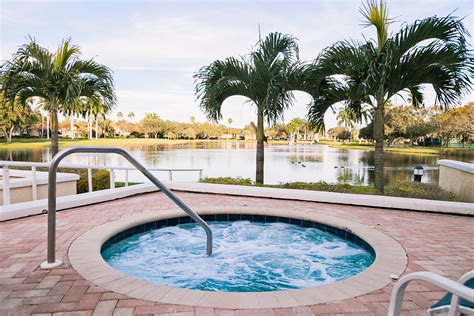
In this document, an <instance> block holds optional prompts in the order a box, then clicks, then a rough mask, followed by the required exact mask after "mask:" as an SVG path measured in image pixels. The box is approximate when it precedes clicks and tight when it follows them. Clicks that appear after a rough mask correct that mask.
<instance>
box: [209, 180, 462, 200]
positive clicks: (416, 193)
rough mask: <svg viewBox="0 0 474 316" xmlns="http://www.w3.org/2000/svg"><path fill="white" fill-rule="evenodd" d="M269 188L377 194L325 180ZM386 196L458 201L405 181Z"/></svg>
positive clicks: (242, 182)
mask: <svg viewBox="0 0 474 316" xmlns="http://www.w3.org/2000/svg"><path fill="white" fill-rule="evenodd" d="M200 182H202V183H216V184H228V185H247V186H255V183H254V182H253V181H252V180H251V179H234V178H230V177H225V178H206V179H202V180H201V181H200ZM263 186H264V187H269V188H283V189H298V190H311V191H325V192H337V193H351V194H369V195H377V192H376V191H375V189H374V188H373V187H371V186H362V185H351V184H334V183H327V182H324V181H320V182H287V183H281V184H276V185H269V184H266V185H263ZM385 195H386V196H397V197H407V198H415V199H428V200H441V201H457V200H458V198H457V196H456V195H454V194H452V193H450V192H447V191H444V190H443V189H441V188H440V187H439V186H438V185H435V184H427V183H418V182H410V181H404V182H400V183H398V184H396V185H393V186H386V187H385Z"/></svg>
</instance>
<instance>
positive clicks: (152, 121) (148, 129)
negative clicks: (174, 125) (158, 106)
mask: <svg viewBox="0 0 474 316" xmlns="http://www.w3.org/2000/svg"><path fill="white" fill-rule="evenodd" d="M141 126H142V128H143V131H144V132H145V134H147V135H148V136H150V135H153V137H154V138H158V135H159V134H160V133H163V123H162V120H161V119H160V117H159V116H158V114H156V113H145V117H144V118H143V119H142V121H141Z"/></svg>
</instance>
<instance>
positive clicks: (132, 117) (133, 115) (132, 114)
mask: <svg viewBox="0 0 474 316" xmlns="http://www.w3.org/2000/svg"><path fill="white" fill-rule="evenodd" d="M127 117H128V119H129V120H130V121H131V120H133V119H134V118H135V113H133V112H128V114H127Z"/></svg>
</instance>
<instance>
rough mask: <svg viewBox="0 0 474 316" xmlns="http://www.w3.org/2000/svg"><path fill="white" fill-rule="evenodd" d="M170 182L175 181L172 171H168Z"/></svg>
mask: <svg viewBox="0 0 474 316" xmlns="http://www.w3.org/2000/svg"><path fill="white" fill-rule="evenodd" d="M168 180H169V181H173V172H172V171H171V170H168Z"/></svg>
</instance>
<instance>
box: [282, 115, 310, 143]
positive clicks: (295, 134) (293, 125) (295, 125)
mask: <svg viewBox="0 0 474 316" xmlns="http://www.w3.org/2000/svg"><path fill="white" fill-rule="evenodd" d="M305 124H306V121H305V120H303V119H302V118H299V117H295V118H293V119H292V120H291V121H290V122H289V123H288V125H286V131H287V132H288V133H290V134H291V139H294V140H298V138H299V135H300V131H301V129H303V128H304V126H305Z"/></svg>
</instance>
